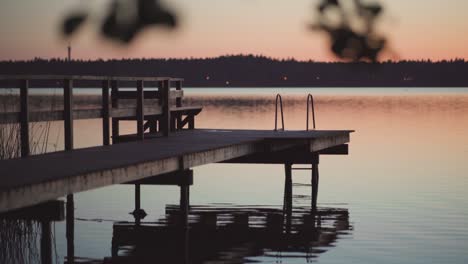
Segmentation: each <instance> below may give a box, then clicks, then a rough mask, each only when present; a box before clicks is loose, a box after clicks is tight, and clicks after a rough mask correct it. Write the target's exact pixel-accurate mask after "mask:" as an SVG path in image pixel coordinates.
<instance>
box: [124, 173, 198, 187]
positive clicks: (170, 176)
mask: <svg viewBox="0 0 468 264" xmlns="http://www.w3.org/2000/svg"><path fill="white" fill-rule="evenodd" d="M123 184H141V185H193V170H177V171H174V172H169V173H164V174H160V175H156V176H153V177H148V178H144V179H141V180H137V181H131V182H125V183H123Z"/></svg>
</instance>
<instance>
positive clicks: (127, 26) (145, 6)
mask: <svg viewBox="0 0 468 264" xmlns="http://www.w3.org/2000/svg"><path fill="white" fill-rule="evenodd" d="M134 4H135V5H136V8H137V11H138V12H137V16H136V17H134V18H133V20H128V21H125V22H122V21H119V20H118V19H117V17H118V16H119V15H120V14H119V12H122V9H121V8H119V6H118V1H116V0H114V2H112V5H111V7H110V9H109V13H108V15H107V17H106V19H105V20H104V23H103V25H102V27H101V32H102V33H103V35H104V36H106V37H108V38H111V39H114V40H117V41H119V42H122V43H129V42H131V41H132V40H133V39H134V38H135V36H136V35H137V34H138V33H139V32H140V31H141V30H142V29H143V28H145V27H148V26H152V25H163V26H167V27H169V28H174V27H176V26H177V20H176V17H175V15H174V14H172V13H171V12H169V11H168V10H166V9H164V8H163V7H162V6H161V5H160V4H159V2H158V1H155V0H138V1H137V2H136V3H134Z"/></svg>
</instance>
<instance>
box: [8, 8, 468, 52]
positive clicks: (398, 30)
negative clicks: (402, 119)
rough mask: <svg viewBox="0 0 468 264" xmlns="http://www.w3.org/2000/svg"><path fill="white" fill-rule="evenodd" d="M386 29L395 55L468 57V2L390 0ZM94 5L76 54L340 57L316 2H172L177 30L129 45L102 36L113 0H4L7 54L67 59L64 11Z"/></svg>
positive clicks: (153, 31)
mask: <svg viewBox="0 0 468 264" xmlns="http://www.w3.org/2000/svg"><path fill="white" fill-rule="evenodd" d="M381 2H382V3H383V4H384V6H385V8H386V13H385V15H384V16H383V17H382V20H381V21H380V29H381V32H382V33H384V34H385V35H386V36H387V37H388V38H389V40H390V46H391V49H392V52H387V53H386V55H385V56H384V59H385V58H390V59H433V60H441V59H452V58H464V59H468V48H467V47H468V35H467V34H466V33H467V32H468V18H466V14H465V12H466V10H468V1H460V0H414V1H408V0H406V1H405V0H383V1H381ZM83 3H87V4H89V5H91V6H92V7H93V10H94V16H93V17H94V19H93V20H94V21H93V23H90V24H89V25H88V26H87V27H86V28H83V30H82V31H81V32H79V34H77V35H76V36H74V37H73V38H72V40H71V42H72V46H73V57H74V58H82V59H95V58H104V59H106V58H122V57H127V58H132V57H138V58H141V57H177V58H181V57H214V56H219V55H225V54H240V53H243V54H247V53H249V54H250V53H251V54H262V55H266V56H271V57H276V58H289V57H294V58H296V59H299V60H309V59H311V60H316V61H326V60H334V57H333V56H332V55H331V54H330V52H329V51H328V44H327V39H326V36H325V35H322V34H319V33H314V32H311V31H309V30H308V29H307V25H308V24H309V23H311V22H313V19H314V16H313V12H312V11H313V9H312V8H313V6H314V5H315V4H316V3H317V1H310V0H294V1H287V0H165V1H164V3H166V4H167V5H168V6H170V7H171V8H172V9H174V10H175V11H176V12H177V14H178V15H179V17H180V22H181V23H180V25H181V26H180V27H179V28H178V29H177V30H176V31H175V32H168V31H166V30H163V29H149V30H146V31H145V32H143V33H141V34H140V35H139V36H138V38H137V40H136V41H135V42H134V43H133V44H132V45H131V46H130V47H119V46H115V45H112V44H110V43H109V42H108V41H105V40H102V39H101V38H100V37H99V36H98V34H97V25H98V24H99V22H100V21H99V19H100V18H101V16H102V15H103V10H104V7H105V6H106V4H108V3H109V1H108V0H94V1H83V0H74V1H72V0H69V1H63V0H41V1H27V0H0V5H1V8H0V35H1V36H2V38H1V42H0V60H5V59H31V58H34V57H43V58H51V57H64V56H65V55H66V46H67V44H68V42H67V41H65V40H63V39H62V38H61V36H60V34H59V33H58V32H59V30H58V29H59V25H60V21H61V19H62V18H63V15H64V14H66V13H67V11H69V10H70V9H72V8H74V7H77V6H78V7H80V6H83Z"/></svg>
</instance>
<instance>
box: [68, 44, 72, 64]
mask: <svg viewBox="0 0 468 264" xmlns="http://www.w3.org/2000/svg"><path fill="white" fill-rule="evenodd" d="M68 61H69V62H70V61H71V43H68Z"/></svg>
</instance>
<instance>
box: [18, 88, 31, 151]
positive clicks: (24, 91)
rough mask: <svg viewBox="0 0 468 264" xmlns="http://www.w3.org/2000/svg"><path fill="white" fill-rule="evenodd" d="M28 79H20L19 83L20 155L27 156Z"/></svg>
mask: <svg viewBox="0 0 468 264" xmlns="http://www.w3.org/2000/svg"><path fill="white" fill-rule="evenodd" d="M28 89H29V81H28V80H22V81H21V84H20V120H21V122H20V131H21V135H20V137H21V138H20V140H21V157H26V156H29V153H30V147H29V106H28V104H29V102H28V101H29V98H28V97H29V96H28V93H29V92H28Z"/></svg>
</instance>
